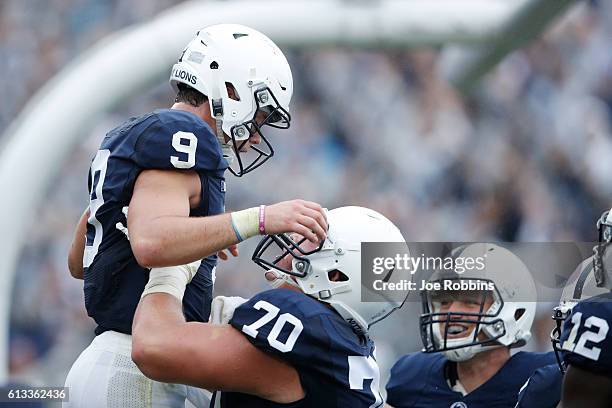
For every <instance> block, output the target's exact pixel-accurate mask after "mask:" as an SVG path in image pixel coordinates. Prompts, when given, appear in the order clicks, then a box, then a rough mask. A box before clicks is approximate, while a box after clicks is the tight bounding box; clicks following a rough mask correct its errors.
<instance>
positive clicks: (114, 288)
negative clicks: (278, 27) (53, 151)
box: [66, 24, 327, 407]
mask: <svg viewBox="0 0 612 408" xmlns="http://www.w3.org/2000/svg"><path fill="white" fill-rule="evenodd" d="M151 46H155V44H154V43H152V44H151ZM170 83H171V85H172V87H173V88H174V90H175V91H176V92H177V94H176V95H177V96H176V100H175V103H174V105H173V106H172V107H171V108H170V109H160V110H156V111H154V112H150V113H147V114H145V115H142V116H138V117H134V118H132V119H130V120H128V121H127V122H125V123H124V124H122V125H120V126H119V127H117V128H115V129H113V130H111V131H110V132H109V133H108V134H107V135H106V137H105V138H104V140H103V141H102V144H101V146H100V150H98V152H97V154H96V155H95V158H94V159H93V161H92V163H91V168H90V174H89V189H90V203H89V208H88V211H86V212H85V214H84V215H83V217H82V218H81V221H80V222H79V226H78V228H77V236H76V237H75V242H74V244H73V247H72V251H71V253H70V256H69V267H70V268H71V273H72V274H73V276H77V277H80V276H82V277H83V278H84V293H85V305H86V308H87V312H88V314H89V315H90V316H91V317H92V318H93V319H94V320H95V322H96V323H97V328H96V330H95V334H96V335H97V337H96V338H95V339H94V341H93V342H92V344H91V345H90V346H89V347H88V348H87V349H86V350H85V351H84V352H83V353H82V354H81V355H80V356H79V358H78V359H77V361H76V362H75V363H74V365H73V366H72V369H71V371H70V373H69V375H68V377H67V379H66V386H68V387H70V389H71V398H70V403H69V404H68V405H71V406H88V407H92V406H107V405H113V404H118V405H120V406H128V405H130V404H133V403H136V402H134V401H139V400H140V401H139V402H137V404H141V405H138V406H151V405H157V404H166V403H167V404H170V405H174V404H175V403H176V402H177V401H178V404H179V405H180V404H183V403H184V389H183V388H181V389H179V388H177V387H176V386H172V385H168V386H166V385H164V384H158V383H153V382H151V381H150V380H148V379H147V378H146V377H144V376H143V375H142V374H141V373H140V372H139V371H138V369H137V367H136V366H135V365H134V364H133V362H132V361H131V360H130V347H131V339H130V334H131V329H132V321H133V317H134V312H135V310H136V306H137V305H138V301H139V299H140V295H141V293H142V291H143V289H144V287H145V284H146V283H147V281H148V277H149V269H150V268H152V267H164V266H170V265H181V264H186V263H190V262H194V261H196V260H198V261H199V260H201V262H198V265H199V270H198V273H197V274H196V275H195V276H194V277H193V279H192V280H191V282H190V283H189V285H188V286H187V288H186V291H185V296H184V297H183V304H182V308H183V311H184V313H185V316H186V318H187V320H189V321H200V322H205V321H207V320H208V317H209V313H210V304H211V300H212V287H213V280H214V272H215V265H216V261H217V258H216V256H215V254H216V253H217V252H219V251H222V250H223V249H225V248H229V249H230V251H231V252H232V253H233V254H234V255H236V254H237V252H236V247H235V245H236V244H237V243H239V242H240V241H242V240H245V239H247V238H249V237H252V236H254V235H258V234H263V233H270V234H278V233H283V232H296V233H299V234H301V235H302V236H304V237H306V238H307V239H309V240H311V241H313V242H320V241H322V240H324V239H325V237H326V228H327V224H326V221H325V214H324V212H323V210H322V208H321V207H320V206H319V205H318V204H316V203H312V202H308V201H303V200H294V201H288V202H283V203H278V204H275V205H270V206H259V207H254V208H250V209H246V210H242V211H237V212H233V213H231V214H229V213H224V211H225V204H224V201H225V179H224V173H225V170H226V169H227V168H229V169H230V171H231V172H232V173H234V174H235V175H237V176H242V175H244V174H246V173H249V172H251V171H253V170H254V169H255V168H257V167H259V166H260V165H261V164H263V162H265V161H266V160H268V159H269V158H270V157H271V156H272V154H273V150H272V147H271V145H270V143H269V142H268V140H267V139H266V137H265V136H264V134H263V131H262V130H264V129H265V127H266V126H271V127H277V128H287V127H289V123H290V116H289V113H288V109H289V102H290V99H291V95H292V91H293V82H292V76H291V69H290V67H289V64H288V63H287V60H286V59H285V56H284V55H283V53H282V52H281V50H280V49H279V48H278V47H277V46H276V45H275V44H274V43H273V42H272V41H271V40H270V39H269V38H267V37H266V36H264V35H263V34H261V33H259V32H258V31H256V30H253V29H250V28H248V27H244V26H240V25H228V24H222V25H216V26H211V27H208V28H205V29H203V30H201V31H199V32H198V33H197V35H196V37H195V38H194V39H193V40H192V41H191V42H190V43H189V44H188V45H187V47H186V48H185V49H184V50H183V53H182V54H181V57H180V58H179V60H178V63H177V64H175V65H174V67H173V68H172V73H171V77H170ZM262 146H263V147H262ZM249 154H250V155H249ZM249 157H250V158H251V159H252V160H251V159H249ZM249 160H250V161H249ZM232 162H234V163H235V164H232ZM128 206H129V217H127V208H128ZM126 217H127V219H126ZM126 225H127V227H128V228H129V232H130V233H129V237H128V236H127V233H126V232H127V229H126ZM83 237H85V238H83ZM83 244H84V245H85V250H84V252H83V249H82V248H83V247H82V245H83Z"/></svg>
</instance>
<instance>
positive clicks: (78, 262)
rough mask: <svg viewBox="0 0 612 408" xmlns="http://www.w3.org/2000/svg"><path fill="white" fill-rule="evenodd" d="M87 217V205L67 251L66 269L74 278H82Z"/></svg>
mask: <svg viewBox="0 0 612 408" xmlns="http://www.w3.org/2000/svg"><path fill="white" fill-rule="evenodd" d="M88 218H89V207H88V208H87V209H86V210H85V211H84V212H83V214H82V215H81V218H80V219H79V222H78V223H77V226H76V229H75V230H74V237H73V238H72V244H71V245H70V251H69V252H68V270H69V271H70V275H72V277H73V278H76V279H83V251H84V250H85V235H86V234H87V219H88Z"/></svg>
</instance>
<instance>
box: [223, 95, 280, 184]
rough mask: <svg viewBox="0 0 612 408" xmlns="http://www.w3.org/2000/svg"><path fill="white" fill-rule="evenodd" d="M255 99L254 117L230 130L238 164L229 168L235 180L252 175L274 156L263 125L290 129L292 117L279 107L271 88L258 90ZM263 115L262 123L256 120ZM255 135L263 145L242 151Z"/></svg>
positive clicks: (252, 146)
mask: <svg viewBox="0 0 612 408" xmlns="http://www.w3.org/2000/svg"><path fill="white" fill-rule="evenodd" d="M254 98H255V103H256V109H255V113H254V114H253V117H252V118H251V119H250V120H248V121H246V122H243V123H241V124H239V125H234V126H232V128H231V131H230V133H231V134H230V139H231V141H232V146H233V148H234V152H235V155H236V163H237V165H236V166H234V167H232V166H230V167H229V171H230V172H231V173H232V174H233V175H235V176H236V177H242V176H243V175H245V174H247V173H250V172H251V171H253V170H255V169H256V168H258V167H260V166H261V165H263V164H264V163H265V162H266V161H268V160H269V159H270V158H271V157H272V156H274V149H273V148H272V145H271V144H270V142H269V141H268V139H267V138H266V136H265V135H264V133H263V132H262V129H263V127H264V126H270V127H273V128H276V129H288V128H289V126H290V125H291V115H290V114H289V112H287V110H286V109H284V108H283V107H282V106H281V105H280V103H279V102H278V100H277V99H276V97H275V96H274V93H273V92H272V90H270V88H268V87H264V88H261V89H258V90H257V91H255V93H254ZM260 112H263V114H264V115H265V118H264V119H263V120H261V119H260V118H258V117H257V116H258V114H259V113H260ZM258 119H259V120H258ZM255 134H259V136H260V138H261V143H262V144H260V145H259V146H256V145H251V146H250V150H251V151H250V152H241V150H242V149H243V147H244V145H245V144H246V143H247V141H248V140H249V138H250V137H251V136H253V135H255ZM243 153H244V154H243ZM247 156H249V157H247Z"/></svg>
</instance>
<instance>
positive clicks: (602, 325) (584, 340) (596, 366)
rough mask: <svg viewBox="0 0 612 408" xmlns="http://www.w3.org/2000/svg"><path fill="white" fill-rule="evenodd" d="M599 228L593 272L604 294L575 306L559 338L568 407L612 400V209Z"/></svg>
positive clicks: (596, 407)
mask: <svg viewBox="0 0 612 408" xmlns="http://www.w3.org/2000/svg"><path fill="white" fill-rule="evenodd" d="M598 229H599V243H598V245H597V246H596V247H595V254H594V256H593V275H594V281H595V283H596V286H597V287H598V288H599V289H600V290H602V291H603V292H604V293H601V294H599V295H596V296H593V297H590V298H588V299H585V300H582V301H580V302H578V303H577V304H576V305H575V306H573V307H572V308H571V313H570V314H569V316H567V318H566V319H565V322H564V324H563V329H562V331H561V336H560V338H559V344H560V348H561V350H562V352H563V363H564V365H565V366H566V367H567V370H566V373H565V376H564V378H563V391H562V398H561V406H562V407H564V408H575V407H589V408H603V407H609V406H610V404H611V401H612V332H610V324H611V322H612V293H610V290H612V251H611V250H610V243H611V242H612V211H608V212H607V213H604V214H603V216H602V217H601V219H600V220H599V222H598Z"/></svg>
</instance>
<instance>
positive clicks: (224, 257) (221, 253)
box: [217, 244, 238, 261]
mask: <svg viewBox="0 0 612 408" xmlns="http://www.w3.org/2000/svg"><path fill="white" fill-rule="evenodd" d="M225 251H229V253H230V254H232V256H233V257H234V258H235V257H237V256H238V245H236V244H233V245H230V246H229V247H227V248H226V249H222V250H221V251H219V252H217V256H218V257H219V258H221V260H223V261H227V260H228V259H229V255H228V254H227V252H225Z"/></svg>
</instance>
